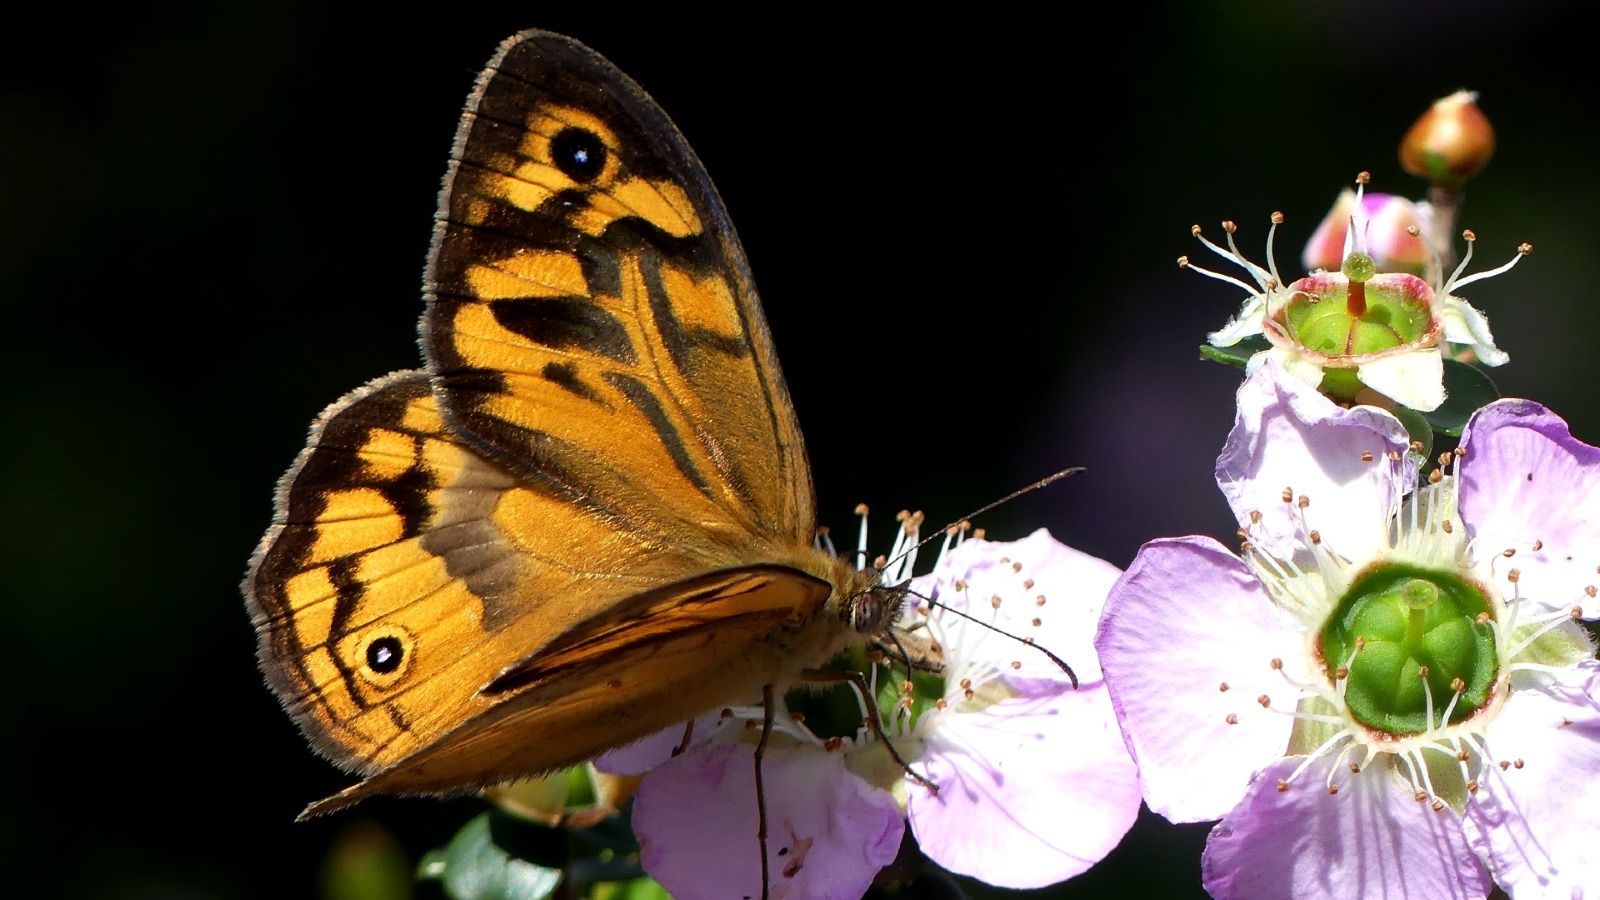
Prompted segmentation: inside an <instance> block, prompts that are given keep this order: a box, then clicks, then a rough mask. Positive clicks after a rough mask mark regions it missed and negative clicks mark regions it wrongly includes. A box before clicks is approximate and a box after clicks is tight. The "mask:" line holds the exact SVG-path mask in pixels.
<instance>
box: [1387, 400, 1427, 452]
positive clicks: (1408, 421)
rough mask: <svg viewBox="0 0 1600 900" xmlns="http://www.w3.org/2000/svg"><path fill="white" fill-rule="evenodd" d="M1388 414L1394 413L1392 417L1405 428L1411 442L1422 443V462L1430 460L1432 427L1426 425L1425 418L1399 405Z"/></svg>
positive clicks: (1409, 408)
mask: <svg viewBox="0 0 1600 900" xmlns="http://www.w3.org/2000/svg"><path fill="white" fill-rule="evenodd" d="M1389 412H1392V413H1394V417H1395V418H1396V419H1399V420H1400V424H1401V425H1404V426H1405V427H1406V432H1407V433H1408V434H1410V435H1411V440H1413V441H1421V442H1422V458H1423V459H1424V460H1427V459H1429V458H1431V457H1432V456H1433V427H1432V426H1431V425H1430V424H1429V423H1428V420H1427V418H1426V417H1425V416H1423V414H1422V413H1419V412H1417V411H1416V410H1414V409H1412V408H1411V407H1409V406H1401V405H1399V404H1395V407H1394V409H1391V410H1389Z"/></svg>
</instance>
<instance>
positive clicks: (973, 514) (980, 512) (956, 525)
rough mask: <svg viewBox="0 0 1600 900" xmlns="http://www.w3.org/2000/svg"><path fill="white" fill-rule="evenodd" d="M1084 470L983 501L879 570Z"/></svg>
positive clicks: (1067, 471)
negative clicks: (965, 525)
mask: <svg viewBox="0 0 1600 900" xmlns="http://www.w3.org/2000/svg"><path fill="white" fill-rule="evenodd" d="M1084 471H1087V470H1086V469H1084V467H1083V466H1072V467H1071V468H1067V469H1062V470H1061V471H1059V472H1057V473H1055V474H1054V475H1047V476H1045V477H1044V478H1041V479H1039V480H1038V481H1035V482H1034V483H1033V484H1030V485H1028V486H1026V487H1020V488H1017V489H1016V490H1014V491H1012V492H1011V493H1009V494H1007V495H1005V496H1004V497H1001V498H1000V499H999V500H994V501H991V502H989V503H985V504H984V505H983V506H980V507H978V508H977V509H975V510H973V511H972V512H970V513H967V514H966V515H964V516H962V517H961V518H959V519H957V520H955V521H954V522H951V523H950V524H949V525H946V526H945V527H943V528H941V529H939V530H938V531H936V532H934V533H933V534H930V535H928V536H927V537H925V538H923V539H922V540H920V541H918V542H917V543H916V544H913V545H912V546H910V547H908V548H906V549H905V550H902V551H901V552H900V555H898V556H896V557H895V558H894V559H891V560H889V561H888V562H887V563H885V564H883V565H882V566H879V567H878V568H879V569H880V570H882V571H888V570H889V569H891V568H893V567H894V566H895V564H896V563H898V562H900V560H902V559H905V558H906V557H907V556H910V555H911V554H913V553H915V552H917V551H918V550H921V549H922V548H923V547H924V546H926V545H928V544H930V543H932V542H933V541H936V540H939V539H940V538H943V537H946V536H948V535H949V534H950V531H951V529H955V528H960V527H961V523H963V522H968V521H971V520H972V519H976V518H977V517H978V516H981V515H983V514H984V513H986V512H988V511H989V510H991V509H994V508H995V507H997V506H1004V505H1005V504H1007V503H1010V502H1011V501H1013V500H1015V499H1017V498H1018V497H1021V496H1022V495H1023V494H1031V493H1033V492H1034V491H1037V490H1038V489H1040V488H1042V487H1047V486H1049V485H1052V484H1054V483H1056V482H1057V481H1060V480H1061V479H1063V478H1066V477H1067V476H1068V475H1077V474H1078V473H1080V472H1084ZM941 605H942V604H941ZM946 608H947V609H948V608H949V607H946ZM974 621H976V620H974ZM1063 665H1064V664H1063ZM1068 671H1070V670H1068ZM1074 683H1076V682H1074Z"/></svg>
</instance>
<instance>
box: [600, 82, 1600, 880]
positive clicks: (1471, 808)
mask: <svg viewBox="0 0 1600 900" xmlns="http://www.w3.org/2000/svg"><path fill="white" fill-rule="evenodd" d="M1473 101H1474V97H1473V96H1472V95H1471V94H1468V93H1465V92H1463V93H1458V94H1455V95H1452V96H1451V97H1447V98H1445V99H1443V100H1441V101H1439V103H1437V104H1435V105H1434V107H1433V108H1432V109H1431V110H1430V111H1429V112H1428V114H1427V115H1425V116H1424V117H1423V119H1422V120H1420V121H1419V123H1418V125H1417V126H1416V127H1414V128H1413V129H1412V131H1411V132H1410V133H1408V134H1407V135H1406V138H1405V140H1404V141H1403V142H1402V147H1401V159H1402V164H1403V165H1404V166H1405V167H1406V168H1407V170H1408V171H1411V172H1413V173H1415V174H1419V175H1421V176H1423V177H1426V178H1427V179H1428V180H1429V184H1430V191H1429V194H1428V198H1429V199H1428V200H1427V201H1426V202H1421V201H1418V202H1413V201H1410V200H1406V199H1404V198H1400V197H1396V196H1390V195H1384V194H1370V193H1367V192H1366V184H1367V182H1368V177H1367V176H1366V174H1365V173H1362V175H1361V176H1359V177H1358V178H1357V184H1356V187H1355V189H1353V190H1347V191H1345V192H1344V193H1343V194H1341V195H1340V197H1339V198H1338V200H1337V201H1336V202H1335V204H1334V207H1333V209H1332V210H1331V211H1330V212H1329V214H1328V216H1327V217H1326V218H1325V219H1324V220H1323V222H1322V223H1321V224H1320V225H1319V226H1318V227H1317V229H1316V231H1315V233H1314V234H1313V235H1312V237H1311V239H1310V241H1309V242H1308V243H1307V245H1306V247H1305V250H1304V252H1303V255H1302V262H1303V264H1304V266H1305V270H1306V271H1307V272H1308V273H1309V274H1306V275H1303V276H1301V277H1298V278H1296V279H1294V280H1292V281H1285V280H1284V278H1283V277H1282V276H1281V275H1280V272H1279V269H1278V266H1277V262H1276V261H1275V259H1274V243H1275V241H1276V239H1277V234H1278V228H1279V226H1280V225H1281V224H1282V223H1283V216H1282V214H1280V213H1273V214H1272V218H1271V222H1272V225H1271V228H1270V229H1269V230H1268V232H1267V238H1266V263H1265V265H1264V266H1263V265H1259V264H1257V263H1255V262H1252V261H1251V260H1249V259H1247V258H1246V257H1245V256H1244V254H1243V253H1242V252H1240V250H1239V247H1238V244H1237V243H1236V241H1235V234H1236V233H1237V231H1238V228H1237V226H1236V225H1235V224H1234V223H1232V222H1223V223H1222V232H1223V235H1224V237H1223V241H1222V243H1217V242H1214V241H1212V240H1211V239H1210V238H1208V237H1206V236H1205V235H1204V234H1202V233H1201V229H1200V227H1199V226H1195V227H1194V230H1193V231H1194V235H1195V236H1196V237H1197V238H1198V239H1199V240H1200V242H1201V244H1202V245H1203V246H1205V247H1206V248H1207V250H1208V251H1210V252H1212V253H1215V254H1216V255H1218V256H1220V257H1222V258H1224V259H1226V260H1228V261H1229V262H1230V263H1233V264H1235V265H1237V266H1238V267H1239V268H1240V269H1242V270H1243V272H1244V273H1245V275H1246V276H1247V278H1248V281H1247V280H1245V279H1241V278H1236V277H1234V276H1232V275H1228V274H1224V273H1222V272H1217V271H1211V270H1209V269H1205V268H1201V267H1200V266H1196V265H1194V264H1193V263H1191V262H1190V261H1189V260H1188V258H1186V257H1184V258H1180V259H1179V263H1180V265H1182V266H1184V267H1186V268H1190V269H1193V270H1194V271H1197V272H1200V273H1201V274H1203V275H1206V276H1208V277H1211V278H1214V279H1218V280H1221V281H1224V282H1228V283H1231V284H1234V285H1236V286H1238V287H1240V288H1243V289H1244V290H1245V291H1246V294H1247V297H1246V300H1245V302H1244V305H1243V307H1242V308H1241V309H1240V310H1239V312H1238V314H1237V315H1236V316H1235V317H1234V318H1233V319H1231V320H1230V321H1229V322H1228V323H1227V325H1226V326H1224V327H1223V328H1222V329H1220V330H1218V331H1216V332H1214V333H1212V334H1211V335H1210V336H1209V339H1208V343H1209V347H1208V348H1203V352H1205V353H1206V354H1207V355H1211V356H1213V358H1218V359H1223V360H1224V361H1231V362H1235V363H1239V364H1242V365H1243V366H1244V367H1245V369H1246V377H1245V379H1244V381H1243V383H1242V385H1241V386H1240V387H1239V390H1238V393H1237V402H1236V406H1235V415H1234V422H1233V427H1232V430H1231V432H1230V433H1229V434H1228V437H1227V440H1226V443H1225V444H1224V446H1223V448H1222V451H1221V454H1220V455H1219V457H1218V458H1217V461H1216V468H1215V480H1216V484H1217V487H1218V488H1220V490H1221V492H1222V494H1223V497H1224V498H1225V500H1226V502H1227V504H1228V506H1229V507H1230V508H1231V509H1232V512H1233V514H1234V517H1235V518H1236V520H1237V522H1238V525H1239V530H1238V532H1237V535H1238V538H1239V541H1240V542H1239V544H1238V549H1237V550H1234V549H1230V548H1229V547H1227V546H1224V545H1223V544H1222V543H1220V542H1218V541H1216V540H1214V539H1212V538H1210V537H1203V536H1193V535H1191V536H1185V537H1173V538H1161V539H1157V540H1154V541H1151V542H1149V543H1147V544H1145V545H1144V546H1143V547H1142V548H1140V550H1139V551H1138V553H1137V555H1136V556H1135V558H1134V559H1133V561H1132V563H1131V564H1130V565H1129V567H1128V569H1127V570H1126V571H1125V572H1121V571H1119V570H1118V569H1117V568H1116V567H1114V566H1112V565H1111V564H1109V563H1107V562H1104V561H1102V560H1099V559H1096V558H1094V557H1091V556H1087V555H1085V554H1083V553H1080V552H1078V551H1075V550H1072V549H1070V548H1068V547H1066V546H1064V545H1062V544H1060V543H1058V542H1057V541H1055V540H1054V539H1053V538H1052V537H1051V536H1050V535H1049V534H1048V533H1046V532H1045V531H1043V530H1040V531H1038V532H1035V533H1034V534H1032V535H1031V536H1029V537H1027V538H1025V539H1023V540H1020V541H1016V542H1012V543H996V542H990V541H987V540H983V539H982V538H981V537H975V538H973V539H965V532H964V531H962V530H960V529H956V530H952V531H951V532H950V533H949V534H948V535H947V536H946V541H945V543H944V546H943V548H942V549H941V551H940V553H939V558H938V561H937V562H936V564H935V565H934V567H933V570H932V571H931V572H929V573H928V574H925V575H921V576H915V575H914V574H913V572H912V566H913V565H914V563H915V561H916V548H917V547H918V546H921V545H920V543H919V542H918V534H917V527H918V524H919V523H920V518H919V517H917V516H903V517H902V526H901V531H900V535H899V537H898V539H897V541H896V544H895V547H894V549H893V550H892V551H891V553H890V554H889V558H890V559H892V562H890V563H888V564H880V568H881V570H882V584H883V586H884V587H885V588H887V589H890V590H898V591H901V592H903V596H904V598H905V600H906V602H904V603H903V604H901V607H900V618H899V620H898V621H897V622H896V623H895V627H894V628H893V629H892V630H891V631H890V633H889V635H888V636H887V638H886V639H887V641H888V642H889V643H891V644H892V645H893V646H892V647H890V646H885V647H882V648H878V649H877V650H875V651H873V653H871V654H867V653H864V652H863V653H860V654H858V655H857V656H855V657H853V658H846V659H843V660H840V661H836V665H837V666H841V667H842V669H841V671H843V672H844V673H845V674H844V675H841V679H840V680H843V681H847V682H848V683H849V684H850V685H851V686H852V689H853V691H854V693H853V694H852V695H851V696H850V702H851V704H852V705H850V706H849V708H848V712H847V714H846V715H845V722H844V724H843V727H842V728H835V729H833V730H828V729H826V728H825V727H824V725H823V724H822V723H821V720H820V717H819V719H817V720H808V719H807V718H806V717H805V716H804V715H803V714H801V713H799V712H795V713H792V714H791V713H790V712H789V711H788V709H789V707H788V706H786V705H784V704H783V703H782V702H780V703H778V704H777V706H778V707H779V708H777V709H776V710H775V709H774V708H773V706H772V705H771V704H770V703H768V704H763V703H757V702H755V701H756V700H757V698H751V700H752V703H751V705H748V706H744V707H739V708H730V709H724V710H720V711H717V712H715V713H713V714H710V715H707V716H704V717H702V718H701V719H698V720H696V721H695V722H693V723H689V724H688V725H687V726H686V727H685V726H680V727H678V728H674V729H672V730H670V731H667V732H663V733H661V734H659V735H656V736H654V737H652V738H649V739H647V740H645V741H642V742H640V743H638V744H635V745H633V746H630V747H625V748H621V749H618V750H614V751H612V752H611V753H609V754H607V755H606V756H604V757H602V758H601V759H600V760H599V761H597V763H596V765H597V766H598V767H599V768H600V769H602V770H604V771H606V772H610V773H615V774H617V775H620V776H638V777H639V779H640V780H639V782H638V789H637V794H636V796H635V802H634V806H633V812H632V815H633V826H634V829H635V833H636V835H637V837H638V841H639V846H640V858H641V861H642V864H643V867H644V868H645V870H646V871H647V872H648V873H649V874H650V875H651V876H653V877H654V878H655V879H656V880H658V881H659V882H660V883H661V885H663V886H664V887H665V888H666V889H667V890H669V891H671V892H672V893H673V895H674V896H678V897H684V898H695V897H750V898H753V897H756V896H762V897H772V898H854V897H859V896H861V895H862V894H863V893H865V892H866V891H867V890H868V889H869V888H871V887H872V886H873V885H874V883H876V882H877V880H878V879H879V877H880V872H881V870H883V869H884V867H886V866H890V865H891V864H894V863H897V862H901V861H904V859H905V857H906V854H907V850H908V848H909V846H910V844H911V842H910V841H908V840H907V829H908V827H909V832H910V837H911V838H914V843H915V847H916V849H917V850H918V851H920V853H921V854H923V855H925V856H926V858H927V859H929V860H931V861H932V862H934V863H936V864H937V865H938V866H940V867H942V868H943V869H945V870H947V871H949V872H953V873H957V874H961V875H967V876H971V877H974V878H977V879H980V880H982V881H985V882H988V883H990V884H992V885H997V886H1000V887H1006V888H1033V887H1040V886H1045V885H1050V884H1054V883H1056V882H1059V881H1063V880H1065V879H1068V878H1072V877H1074V876H1076V875H1079V874H1081V873H1083V872H1084V871H1086V870H1087V869H1088V868H1090V867H1091V866H1093V865H1094V864H1096V863H1097V862H1098V861H1099V860H1101V859H1102V858H1104V857H1105V856H1106V855H1107V854H1108V853H1110V852H1111V850H1112V849H1113V848H1114V847H1115V846H1116V845H1117V843H1118V842H1119V841H1120V840H1121V839H1122V837H1123V836H1124V834H1125V833H1126V832H1127V831H1128V830H1129V828H1130V827H1131V826H1132V824H1133V822H1134V818H1135V816H1136V814H1137V811H1138V807H1139V804H1140V802H1141V801H1143V802H1144V803H1145V804H1147V805H1148V806H1149V808H1150V809H1151V810H1152V811H1153V812H1154V813H1156V814H1158V815H1160V816H1164V817H1165V818H1167V819H1168V820H1170V821H1172V822H1178V823H1190V822H1213V821H1214V822H1216V825H1215V826H1214V827H1213V828H1212V830H1211V832H1210V835H1209V838H1208V839H1207V843H1206V847H1205V850H1204V854H1203V857H1202V861H1201V862H1202V880H1203V883H1204V887H1205V889H1206V890H1207V891H1208V892H1209V893H1210V894H1211V895H1212V896H1213V897H1215V898H1217V900H1253V898H1293V900H1345V898H1348V900H1360V898H1367V897H1405V898H1435V897H1439V898H1462V900H1465V898H1483V897H1485V896H1489V895H1490V894H1491V892H1495V891H1503V892H1504V893H1506V894H1509V895H1511V896H1513V897H1516V898H1520V900H1527V898H1542V897H1547V898H1558V897H1560V898H1577V897H1583V896H1585V895H1586V894H1587V895H1589V896H1593V895H1594V893H1595V891H1596V887H1595V886H1596V885H1600V845H1597V844H1596V842H1595V837H1596V828H1595V823H1596V821H1597V814H1596V812H1595V810H1596V809H1597V808H1600V777H1596V776H1597V775H1600V661H1597V660H1596V648H1595V643H1594V640H1593V638H1592V637H1591V632H1590V630H1589V629H1590V628H1592V627H1593V626H1594V622H1595V620H1596V619H1600V587H1597V586H1600V448H1596V447H1594V446H1591V445H1589V444H1586V443H1584V442H1582V441H1580V440H1578V439H1577V438H1575V437H1574V436H1573V435H1572V433H1571V431H1570V430H1569V429H1568V427H1567V424H1566V422H1565V421H1563V420H1562V419H1561V418H1560V417H1559V416H1558V415H1556V414H1555V413H1554V412H1552V411H1551V410H1549V409H1547V408H1545V407H1544V406H1542V405H1540V404H1538V403H1535V402H1532V401H1529V400H1517V399H1496V398H1497V397H1498V395H1497V394H1496V393H1495V392H1494V390H1493V385H1492V383H1490V382H1489V381H1488V379H1487V377H1486V376H1484V375H1483V374H1482V373H1481V372H1480V371H1479V370H1478V369H1477V368H1476V367H1477V366H1487V367H1494V366H1499V365H1502V364H1504V363H1506V362H1507V361H1508V359H1509V357H1508V356H1507V354H1506V353H1505V352H1503V351H1502V350H1501V349H1500V348H1499V347H1498V346H1496V344H1495V341H1494V337H1493V335H1492V334H1491V332H1490V329H1489V324H1488V320H1487V319H1486V318H1485V317H1484V315H1483V314H1482V313H1481V312H1480V311H1478V310H1477V309H1476V308H1475V307H1474V306H1473V305H1472V304H1471V303H1469V302H1468V301H1467V300H1466V299H1465V298H1463V297H1462V296H1460V293H1459V292H1460V291H1461V290H1462V289H1463V288H1465V287H1467V286H1469V285H1471V284H1473V283H1475V282H1477V281H1480V280H1482V279H1484V278H1488V277H1491V276H1495V275H1498V274H1501V273H1503V272H1505V271H1507V270H1509V269H1510V268H1511V267H1512V266H1514V265H1516V263H1517V262H1518V260H1520V259H1521V258H1522V257H1523V256H1526V255H1527V254H1528V253H1530V252H1531V250H1532V248H1531V246H1529V245H1527V244H1523V245H1521V246H1520V247H1518V249H1517V254H1516V256H1514V257H1513V258H1512V259H1511V260H1510V261H1509V262H1507V263H1505V264H1504V265H1501V266H1499V267H1498V268H1494V269H1491V270H1488V271H1483V272H1478V273H1476V274H1472V275H1468V274H1465V273H1466V271H1467V269H1468V268H1469V265H1470V263H1471V261H1472V256H1473V246H1474V243H1475V241H1476V237H1475V236H1474V235H1473V233H1472V232H1471V231H1466V232H1464V233H1463V235H1464V237H1465V240H1466V246H1467V249H1466V253H1465V255H1464V258H1463V259H1461V261H1460V262H1459V264H1457V263H1455V262H1454V260H1453V259H1452V258H1451V257H1452V247H1451V240H1450V239H1449V238H1448V234H1449V232H1450V231H1452V230H1453V222H1454V219H1455V216H1456V213H1457V211H1458V209H1459V207H1460V204H1461V201H1462V195H1461V188H1462V185H1463V184H1464V183H1465V181H1466V180H1467V179H1469V178H1471V177H1472V176H1474V175H1476V174H1477V173H1478V172H1479V171H1481V170H1482V168H1483V166H1484V165H1485V163H1486V162H1487V161H1488V159H1489V156H1490V155H1491V154H1492V152H1493V149H1494V137H1493V132H1492V130H1491V129H1490V128H1489V126H1488V122H1487V120H1486V119H1484V118H1483V116H1482V113H1481V112H1480V111H1479V110H1478V109H1477V107H1476V105H1475V103H1474V102H1473ZM1230 348H1231V353H1227V354H1224V353H1220V352H1219V353H1211V352H1210V351H1211V350H1225V349H1230ZM1463 373H1471V374H1470V375H1468V374H1463ZM1452 379H1454V380H1452ZM1474 379H1476V380H1474ZM1463 386H1471V387H1473V390H1472V391H1468V390H1465V389H1460V390H1458V388H1463ZM1447 399H1451V407H1450V408H1448V409H1446V408H1445V404H1446V400H1447ZM1436 436H1437V437H1439V438H1441V448H1440V452H1437V453H1434V452H1433V449H1432V443H1431V442H1432V441H1433V440H1434V439H1435V437H1436ZM1450 439H1458V440H1456V441H1455V443H1450V444H1447V443H1445V441H1448V440H1450ZM1445 447H1448V448H1449V449H1444V448H1445ZM862 512H863V515H864V510H862ZM861 535H862V537H861V543H860V546H859V547H858V549H857V553H858V554H859V558H861V559H865V558H866V551H865V540H866V538H865V535H866V526H865V520H864V519H863V522H862V528H861ZM823 540H824V541H825V540H826V539H825V538H824V539H823ZM825 546H826V549H828V550H829V551H830V552H831V551H832V545H831V544H826V545H825ZM1069 662H1070V668H1068V663H1069ZM807 677H813V678H816V677H819V676H818V673H807ZM791 697H793V695H791ZM793 702H794V704H795V705H798V704H799V703H803V702H805V701H804V699H803V698H801V699H794V701H793ZM835 724H837V723H835ZM758 760H759V763H758V762H757V761H758ZM758 767H759V768H758ZM758 771H759V772H760V773H761V774H760V776H759V780H758V775H757V772H758ZM758 797H759V800H758V799H757V798H758ZM763 828H764V831H763ZM758 832H760V833H762V834H764V835H765V837H764V839H763V840H764V843H763V844H761V846H762V847H764V849H765V853H766V856H765V858H764V859H763V858H762V857H761V856H760V855H759V853H758V852H757V849H756V846H757V844H756V841H755V840H754V837H755V835H757V833H758ZM896 869H901V867H899V866H896Z"/></svg>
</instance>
